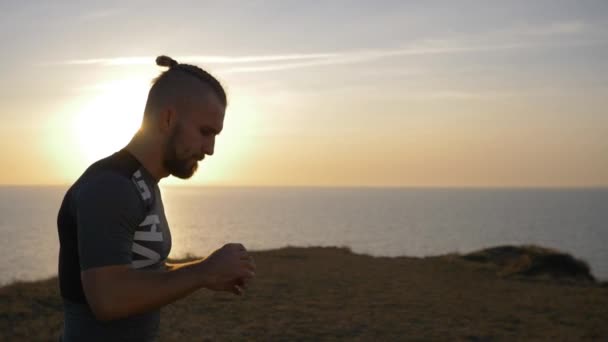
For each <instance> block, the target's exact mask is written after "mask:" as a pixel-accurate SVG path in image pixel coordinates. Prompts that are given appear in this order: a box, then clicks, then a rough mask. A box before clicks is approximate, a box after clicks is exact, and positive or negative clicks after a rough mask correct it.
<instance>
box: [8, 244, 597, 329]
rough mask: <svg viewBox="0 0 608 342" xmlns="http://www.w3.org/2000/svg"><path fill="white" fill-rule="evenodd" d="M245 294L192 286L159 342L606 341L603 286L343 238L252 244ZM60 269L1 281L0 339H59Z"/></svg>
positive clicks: (167, 318) (165, 313)
mask: <svg viewBox="0 0 608 342" xmlns="http://www.w3.org/2000/svg"><path fill="white" fill-rule="evenodd" d="M251 254H252V255H253V256H254V258H255V260H256V264H257V272H256V274H257V276H256V280H255V281H254V282H253V283H252V284H251V286H250V288H249V290H248V291H247V292H246V294H245V295H244V296H243V297H238V296H235V295H232V294H228V293H214V292H210V291H208V290H199V291H198V292H195V293H194V294H192V295H191V296H189V297H187V298H184V299H182V300H180V301H178V302H176V303H173V304H171V305H169V306H167V307H165V308H163V310H162V323H161V331H160V334H161V336H160V340H161V341H204V340H260V341H268V340H285V341H287V340H289V341H294V340H295V341H302V340H365V341H369V340H377V341H397V340H398V341H404V340H405V341H427V340H438V341H439V340H456V341H507V340H508V341H512V340H558V341H560V340H561V341H577V340H608V324H606V322H608V287H607V286H606V285H605V284H604V285H603V286H602V285H599V284H590V283H578V282H562V281H555V280H551V279H512V278H504V277H499V276H497V275H496V272H495V270H493V269H492V268H490V267H487V266H482V265H479V264H476V263H472V262H468V261H465V260H463V259H462V258H459V257H456V256H443V257H432V258H407V257H398V258H377V257H370V256H366V255H357V254H353V253H351V252H350V251H349V250H347V249H343V248H316V247H311V248H284V249H279V250H272V251H263V252H252V253H251ZM62 319H63V317H62V312H61V299H60V297H59V292H58V288H57V279H56V278H51V279H48V280H44V281H39V282H33V283H15V284H12V285H9V286H6V287H4V288H1V289H0V340H2V341H18V340H27V341H34V340H41V341H49V340H56V338H57V337H58V336H59V334H60V331H61V327H62Z"/></svg>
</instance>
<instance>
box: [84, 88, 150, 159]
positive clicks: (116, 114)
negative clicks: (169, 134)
mask: <svg viewBox="0 0 608 342" xmlns="http://www.w3.org/2000/svg"><path fill="white" fill-rule="evenodd" d="M148 87H149V86H148V85H147V84H146V82H145V81H144V82H142V81H141V80H117V81H112V82H109V83H104V84H101V85H97V86H95V87H94V90H95V92H96V95H95V96H94V97H93V98H92V99H91V100H90V101H88V102H87V103H86V104H85V105H84V106H83V107H82V108H81V109H80V110H79V111H78V112H77V114H76V117H75V118H74V120H73V129H72V131H73V134H74V141H75V142H76V143H77V144H78V149H79V152H80V155H81V156H83V158H84V159H85V160H83V162H85V163H86V164H90V163H92V162H94V161H96V160H99V159H101V158H103V157H106V156H108V155H110V154H112V153H114V152H116V151H118V150H119V149H121V148H122V147H124V146H125V145H126V144H127V143H128V142H129V141H130V139H131V137H132V136H133V134H135V132H136V131H137V130H138V129H139V126H140V124H141V120H142V117H143V110H144V106H145V101H146V95H147V91H148Z"/></svg>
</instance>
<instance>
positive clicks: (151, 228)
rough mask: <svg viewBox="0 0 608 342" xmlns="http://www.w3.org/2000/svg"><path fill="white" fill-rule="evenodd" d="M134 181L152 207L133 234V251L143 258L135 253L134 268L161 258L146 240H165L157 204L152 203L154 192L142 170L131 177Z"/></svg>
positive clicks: (132, 264)
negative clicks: (137, 256)
mask: <svg viewBox="0 0 608 342" xmlns="http://www.w3.org/2000/svg"><path fill="white" fill-rule="evenodd" d="M131 179H132V180H133V183H135V184H136V185H137V188H138V189H139V193H140V194H141V197H142V199H143V200H144V202H146V204H148V205H149V206H148V207H150V212H148V213H147V215H146V218H145V219H144V220H143V221H142V222H141V223H140V224H139V227H138V228H137V230H136V231H135V235H134V236H133V246H132V247H131V251H132V252H133V253H134V254H137V255H139V256H141V257H143V259H135V255H134V258H133V261H132V262H131V267H132V268H135V269H137V268H143V267H147V266H150V265H154V264H156V263H158V262H159V261H160V259H161V256H160V254H159V253H158V252H157V251H155V250H153V249H151V248H150V247H151V246H149V245H148V246H145V245H144V242H157V243H162V242H163V233H162V231H160V230H161V229H160V225H161V221H160V218H159V215H158V213H155V212H154V211H155V209H157V206H155V205H152V204H153V203H151V202H152V193H151V192H150V188H149V187H148V185H147V184H146V182H145V181H144V179H143V177H142V174H141V171H140V170H137V171H136V172H135V173H133V177H132V178H131Z"/></svg>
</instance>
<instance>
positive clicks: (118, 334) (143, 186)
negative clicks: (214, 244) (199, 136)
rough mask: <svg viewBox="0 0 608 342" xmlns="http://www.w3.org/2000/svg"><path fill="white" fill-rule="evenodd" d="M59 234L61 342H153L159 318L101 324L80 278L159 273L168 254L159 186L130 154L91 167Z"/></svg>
mask: <svg viewBox="0 0 608 342" xmlns="http://www.w3.org/2000/svg"><path fill="white" fill-rule="evenodd" d="M57 227H58V233H59V241H60V252H59V284H60V289H61V295H62V297H63V302H64V314H65V316H64V317H65V321H64V333H63V340H64V341H153V340H155V339H156V337H157V335H158V328H159V322H160V311H159V310H154V311H150V312H146V313H143V314H139V315H134V316H131V317H127V318H123V319H118V320H113V321H106V322H102V321H98V320H97V319H95V316H94V315H93V313H92V312H91V309H90V306H89V304H88V303H87V300H86V297H85V295H84V291H83V289H82V283H81V280H80V272H81V271H85V270H88V269H92V268H97V267H104V266H110V265H130V267H131V268H134V269H138V270H141V271H147V270H158V269H161V268H163V267H164V262H165V260H166V258H167V256H168V255H169V252H170V250H171V233H170V231H169V226H168V224H167V219H166V217H165V213H164V208H163V203H162V199H161V194H160V191H159V188H158V185H157V183H156V181H155V180H154V179H153V178H152V176H151V175H150V174H149V173H148V172H147V171H146V169H145V168H144V167H143V166H142V165H141V164H140V163H139V162H138V161H137V159H135V158H134V157H133V156H132V155H131V154H130V153H129V152H128V151H127V150H124V149H123V150H120V151H119V152H116V153H114V154H113V155H111V156H109V157H107V158H104V159H102V160H100V161H98V162H96V163H94V164H93V165H91V166H90V167H89V168H88V169H87V170H86V171H85V172H84V174H83V175H82V176H81V177H80V178H79V179H78V180H77V181H76V183H74V185H73V186H72V187H71V188H70V189H69V190H68V192H67V193H66V195H65V197H64V200H63V203H62V205H61V208H60V210H59V215H58V218H57Z"/></svg>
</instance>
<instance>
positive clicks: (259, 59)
mask: <svg viewBox="0 0 608 342" xmlns="http://www.w3.org/2000/svg"><path fill="white" fill-rule="evenodd" d="M588 29H589V28H588V27H587V25H586V24H584V23H581V22H576V21H574V22H563V23H551V24H549V25H545V26H540V27H515V28H511V29H508V30H501V31H495V32H482V33H479V34H476V35H468V36H460V37H458V36H455V37H450V38H448V39H441V40H440V39H435V40H423V41H418V42H414V43H410V44H408V45H406V46H405V47H400V48H385V49H358V50H346V51H333V52H318V53H287V54H276V55H249V56H205V55H195V56H177V57H176V59H177V60H178V61H180V62H183V63H192V64H203V65H217V66H219V67H220V69H219V70H218V69H216V71H219V72H223V73H253V72H269V71H281V70H290V69H301V68H309V67H318V66H327V65H341V64H354V63H365V62H370V61H375V60H378V59H383V58H393V57H404V56H417V55H421V56H424V55H441V54H455V53H471V52H490V51H500V50H516V49H527V48H550V47H563V46H585V45H594V44H598V43H600V44H606V43H608V42H606V41H605V40H601V39H600V40H582V39H569V40H564V39H559V40H551V39H544V38H546V37H549V36H572V35H575V34H578V33H582V32H585V31H588ZM522 37H527V39H522ZM154 58H155V57H153V56H137V57H114V58H94V59H71V60H66V61H61V62H55V63H48V64H43V65H46V66H49V65H53V66H58V65H64V66H78V65H96V66H132V65H152V64H153V63H154V62H153V61H154ZM222 66H225V67H222Z"/></svg>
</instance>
